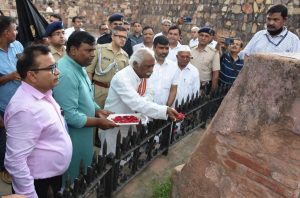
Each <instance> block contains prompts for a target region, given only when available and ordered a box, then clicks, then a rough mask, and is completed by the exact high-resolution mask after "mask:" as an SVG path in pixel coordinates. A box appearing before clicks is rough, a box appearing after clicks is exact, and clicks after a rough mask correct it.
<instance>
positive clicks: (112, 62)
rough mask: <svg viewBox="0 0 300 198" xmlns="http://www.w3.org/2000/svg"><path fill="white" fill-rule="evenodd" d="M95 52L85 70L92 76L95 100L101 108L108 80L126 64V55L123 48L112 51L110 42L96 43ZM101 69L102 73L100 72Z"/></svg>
mask: <svg viewBox="0 0 300 198" xmlns="http://www.w3.org/2000/svg"><path fill="white" fill-rule="evenodd" d="M95 53H96V54H95V58H94V60H93V61H92V63H91V65H89V66H88V67H87V72H88V73H89V74H92V76H93V77H92V81H93V83H94V85H95V101H96V102H97V104H98V105H100V106H101V107H102V108H103V107H104V103H105V100H106V97H107V94H108V88H109V86H110V81H111V79H112V78H113V76H114V75H115V74H116V73H117V72H118V71H120V70H121V69H123V68H124V67H126V66H127V65H128V55H127V53H126V52H125V51H124V50H123V49H121V50H120V51H119V52H117V53H114V52H113V50H112V44H111V43H107V44H103V45H99V44H98V45H97V46H96V51H95ZM99 59H101V60H99ZM100 67H101V68H100ZM109 68H111V69H109ZM101 70H102V71H103V73H101Z"/></svg>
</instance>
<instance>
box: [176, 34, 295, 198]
mask: <svg viewBox="0 0 300 198" xmlns="http://www.w3.org/2000/svg"><path fill="white" fill-rule="evenodd" d="M218 31H219V30H218ZM220 31H221V30H220ZM299 84H300V54H299V56H298V58H297V57H296V58H289V57H281V56H279V55H274V54H261V55H255V56H251V57H250V58H249V59H248V61H247V62H246V64H245V67H244V68H243V70H242V72H241V73H240V75H239V77H238V79H237V80H236V81H235V84H234V85H233V87H232V88H231V90H230V91H229V93H228V94H227V96H226V97H225V99H224V100H223V102H222V104H221V106H220V108H219V109H218V112H217V113H216V115H215V117H214V118H213V119H212V121H211V123H210V125H209V126H208V128H207V130H206V131H205V133H204V134H203V136H202V138H201V139H200V140H199V144H198V147H197V148H196V150H195V151H194V153H193V154H192V156H191V158H190V160H189V162H187V163H186V164H185V167H184V168H183V169H182V171H181V172H180V174H179V175H178V176H177V177H175V178H172V181H173V191H172V195H176V196H174V197H192V198H193V197H201V196H203V197H224V198H227V197H228V198H231V197H234V198H235V197H270V198H271V197H272V198H280V197H291V198H296V197H298V196H299V192H300V185H299V184H300V182H299V181H300V180H299V179H300V161H299V157H298V156H300V143H299V142H300V135H299V128H298V126H299V123H300V120H299V117H300V108H298V107H300V99H299V98H300V86H299Z"/></svg>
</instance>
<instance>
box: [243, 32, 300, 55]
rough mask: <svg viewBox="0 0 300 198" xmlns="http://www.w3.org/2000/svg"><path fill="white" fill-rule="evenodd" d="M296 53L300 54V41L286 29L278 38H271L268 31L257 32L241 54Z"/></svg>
mask: <svg viewBox="0 0 300 198" xmlns="http://www.w3.org/2000/svg"><path fill="white" fill-rule="evenodd" d="M278 52H286V53H296V52H300V40H299V38H298V36H296V35H295V34H293V33H292V32H290V31H288V30H287V29H286V28H284V29H283V31H282V32H281V33H280V34H279V35H276V36H271V35H270V33H269V32H268V31H267V30H261V31H259V32H257V33H256V34H255V35H254V36H253V37H252V39H251V40H250V41H249V43H248V44H247V46H246V47H245V49H244V50H243V51H242V52H241V53H240V54H241V56H242V57H243V56H244V55H247V56H249V55H251V54H256V53H278Z"/></svg>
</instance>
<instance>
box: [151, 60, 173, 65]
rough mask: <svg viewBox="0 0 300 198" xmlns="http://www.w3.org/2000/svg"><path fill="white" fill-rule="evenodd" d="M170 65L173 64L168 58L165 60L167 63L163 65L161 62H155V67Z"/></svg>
mask: <svg viewBox="0 0 300 198" xmlns="http://www.w3.org/2000/svg"><path fill="white" fill-rule="evenodd" d="M169 64H171V60H169V59H168V58H165V61H164V62H163V64H159V62H157V61H156V60H155V65H159V66H164V65H169Z"/></svg>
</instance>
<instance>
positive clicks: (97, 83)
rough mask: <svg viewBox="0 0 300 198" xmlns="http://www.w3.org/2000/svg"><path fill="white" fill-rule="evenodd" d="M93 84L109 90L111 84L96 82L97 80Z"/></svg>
mask: <svg viewBox="0 0 300 198" xmlns="http://www.w3.org/2000/svg"><path fill="white" fill-rule="evenodd" d="M93 83H94V84H95V85H98V86H99V87H104V88H107V89H108V88H109V83H103V82H99V81H96V80H93Z"/></svg>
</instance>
